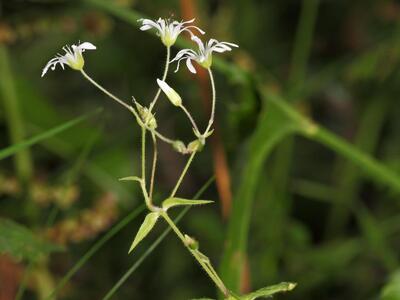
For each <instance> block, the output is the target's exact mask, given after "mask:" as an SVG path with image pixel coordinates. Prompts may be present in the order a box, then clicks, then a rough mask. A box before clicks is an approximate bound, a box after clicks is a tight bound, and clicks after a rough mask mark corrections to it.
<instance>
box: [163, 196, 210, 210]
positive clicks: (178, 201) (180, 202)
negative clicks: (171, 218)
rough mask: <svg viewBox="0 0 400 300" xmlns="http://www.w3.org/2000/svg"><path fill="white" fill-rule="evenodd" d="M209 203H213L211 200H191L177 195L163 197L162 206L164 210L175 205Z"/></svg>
mask: <svg viewBox="0 0 400 300" xmlns="http://www.w3.org/2000/svg"><path fill="white" fill-rule="evenodd" d="M209 203H213V201H210V200H197V199H196V200H191V199H184V198H177V197H173V198H168V199H165V200H164V201H163V203H162V208H163V209H164V210H168V209H170V208H171V207H175V206H185V205H186V206H192V205H203V204H209Z"/></svg>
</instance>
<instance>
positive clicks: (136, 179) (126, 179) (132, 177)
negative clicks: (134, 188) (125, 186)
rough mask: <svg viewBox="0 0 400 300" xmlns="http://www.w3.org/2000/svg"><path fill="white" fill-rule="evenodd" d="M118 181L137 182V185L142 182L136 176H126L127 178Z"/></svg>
mask: <svg viewBox="0 0 400 300" xmlns="http://www.w3.org/2000/svg"><path fill="white" fill-rule="evenodd" d="M118 180H119V181H137V182H139V183H141V182H142V178H140V177H137V176H128V177H122V178H120V179H118Z"/></svg>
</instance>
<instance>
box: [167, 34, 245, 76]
mask: <svg viewBox="0 0 400 300" xmlns="http://www.w3.org/2000/svg"><path fill="white" fill-rule="evenodd" d="M192 40H193V41H195V42H196V43H197V45H198V46H199V50H198V51H197V52H196V51H194V50H192V49H183V50H181V51H179V52H178V53H177V54H176V56H175V58H174V59H173V60H171V62H173V61H178V65H177V67H176V70H175V72H177V71H178V70H179V63H180V62H181V60H183V59H186V66H187V67H188V69H189V71H190V72H192V73H196V69H195V68H194V67H193V64H192V60H194V61H196V62H197V63H198V64H199V65H201V66H202V67H204V68H206V69H208V68H210V67H211V65H212V53H213V52H218V53H222V52H225V51H231V50H232V47H239V46H238V45H236V44H233V43H228V42H219V41H217V40H215V39H210V40H209V41H208V42H207V44H204V43H203V42H202V41H201V40H200V39H199V38H198V37H197V36H195V35H193V36H192Z"/></svg>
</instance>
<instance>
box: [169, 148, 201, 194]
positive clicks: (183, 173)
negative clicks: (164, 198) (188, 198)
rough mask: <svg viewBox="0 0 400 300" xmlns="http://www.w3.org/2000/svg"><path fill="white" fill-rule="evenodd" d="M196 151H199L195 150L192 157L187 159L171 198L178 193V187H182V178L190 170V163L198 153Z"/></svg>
mask: <svg viewBox="0 0 400 300" xmlns="http://www.w3.org/2000/svg"><path fill="white" fill-rule="evenodd" d="M196 153H197V152H196V151H194V152H193V153H192V154H191V155H190V157H189V159H188V161H187V163H186V166H185V168H184V169H183V171H182V174H181V176H180V177H179V179H178V181H177V183H176V185H175V187H174V189H173V190H172V192H171V195H170V198H172V197H174V196H175V194H176V192H177V191H178V188H179V187H180V185H181V183H182V180H183V178H184V177H185V175H186V172H187V171H188V169H189V167H190V164H191V163H192V161H193V158H194V156H195V155H196Z"/></svg>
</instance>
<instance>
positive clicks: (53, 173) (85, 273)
mask: <svg viewBox="0 0 400 300" xmlns="http://www.w3.org/2000/svg"><path fill="white" fill-rule="evenodd" d="M143 16H145V17H149V18H152V19H156V18H158V17H163V18H169V17H172V18H176V19H178V20H181V19H185V20H186V19H189V18H191V17H193V16H194V17H196V25H199V26H200V27H201V28H203V29H204V30H205V31H206V32H207V34H206V37H207V38H211V37H214V38H216V39H218V40H222V41H229V42H234V43H237V44H238V45H240V48H239V49H237V50H236V49H235V50H234V51H233V52H232V53H228V54H225V53H224V55H218V54H216V55H215V61H214V65H213V69H214V73H215V76H216V85H217V100H218V104H217V120H218V121H217V128H218V131H217V133H216V134H215V135H214V137H213V139H212V141H211V143H210V144H209V145H208V146H207V147H206V148H205V149H204V150H203V151H202V152H201V153H200V155H198V157H196V160H195V162H194V164H193V166H192V167H191V170H190V173H189V176H187V177H186V179H185V181H184V184H183V186H182V189H181V191H180V193H181V194H182V196H185V197H192V196H193V195H194V194H195V193H196V192H197V191H198V190H200V189H201V187H202V186H204V184H205V183H206V182H207V181H208V180H209V179H210V178H212V177H213V174H215V180H214V181H212V183H211V184H210V185H209V186H208V187H207V189H206V190H205V191H204V193H203V195H202V196H201V198H202V199H212V200H215V204H213V205H209V206H204V207H200V208H195V209H191V210H190V211H189V212H187V213H186V214H185V216H184V217H183V219H182V221H181V223H180V226H181V228H182V229H183V231H184V232H188V233H190V234H191V235H193V236H195V237H196V238H197V239H198V240H199V241H200V245H201V249H202V251H203V252H205V253H207V254H208V255H209V256H210V258H211V259H212V261H213V262H214V264H215V265H216V266H217V267H218V269H219V270H220V271H221V274H222V276H223V278H224V279H225V281H226V284H227V286H228V287H229V288H231V289H232V290H235V291H238V292H239V291H242V292H247V291H250V290H255V289H257V288H260V287H263V286H267V285H271V284H275V283H278V282H281V281H291V282H297V283H298V286H297V287H296V288H295V289H294V290H293V291H292V292H289V293H285V294H279V295H277V296H275V298H276V299H343V300H346V299H352V300H354V299H363V300H365V299H384V300H396V299H400V275H399V273H397V272H398V270H399V251H400V211H399V200H400V197H399V194H400V175H399V171H400V156H399V149H400V118H399V117H398V116H399V115H400V108H399V105H398V95H399V92H400V84H399V83H400V72H399V68H398V67H399V65H400V27H399V26H400V3H399V2H398V1H394V0H392V1H391V0H387V1H384V0H382V1H377V0H376V1H373V0H353V1H346V0H303V1H300V0H286V1H278V0H264V1H262V0H252V1H250V0H232V1H226V0H225V1H224V0H212V1H211V0H210V1H196V0H181V1H177V0H176V1H172V0H168V1H166V0H164V1H161V0H155V1H140V0H81V1H67V0H0V134H1V138H0V159H1V160H0V254H1V256H0V299H1V300H9V299H51V298H52V296H51V297H50V298H49V295H50V294H51V293H52V292H55V293H54V294H56V296H54V298H53V299H55V298H57V299H103V297H105V296H106V294H107V293H109V295H111V294H112V297H113V299H167V300H168V299H169V300H179V299H192V298H201V297H205V296H207V297H210V298H212V297H213V298H215V297H216V290H215V288H214V286H213V284H212V282H211V281H209V279H208V278H207V276H206V275H205V274H204V272H203V271H202V270H201V269H200V268H199V267H198V266H197V265H196V262H195V261H194V260H193V259H192V257H191V256H190V254H189V253H187V251H186V250H185V249H184V247H182V245H181V244H180V242H179V240H178V239H177V238H176V237H175V236H174V235H172V234H170V235H167V236H166V237H165V239H164V238H163V237H164V236H162V234H163V232H164V230H165V229H166V224H165V223H163V222H160V223H159V224H157V227H156V228H155V230H154V232H152V233H151V235H150V236H149V237H147V238H146V239H145V240H144V241H143V243H142V244H140V246H139V247H138V248H137V249H136V250H135V251H134V253H133V254H130V255H128V254H127V251H128V249H129V246H130V243H131V242H132V239H133V237H134V234H135V233H136V231H137V229H138V227H139V226H140V223H141V221H142V220H143V218H144V210H143V206H142V203H143V199H142V197H141V194H140V191H139V190H138V188H137V186H136V185H135V184H132V183H129V182H128V183H125V182H120V181H118V178H121V177H124V176H130V175H136V174H138V173H139V172H140V149H139V147H140V130H139V127H138V126H137V125H136V124H135V122H134V120H133V118H132V116H131V115H130V114H128V113H126V112H125V111H124V110H123V109H121V108H120V107H119V106H117V105H115V103H113V102H112V101H110V99H108V98H106V97H105V96H104V95H103V94H101V93H100V92H99V91H98V90H96V89H95V88H94V87H93V86H91V85H90V84H88V82H86V81H85V80H84V78H83V77H82V76H81V75H80V74H79V73H78V72H75V71H73V70H71V69H69V68H68V67H67V69H66V70H65V71H62V70H61V68H58V69H57V70H56V71H54V72H49V73H48V74H46V76H45V77H44V78H40V74H41V70H42V68H43V67H44V65H45V64H46V63H47V61H48V60H49V59H50V58H52V57H53V56H54V55H55V54H56V53H57V52H60V51H61V48H62V46H64V45H65V44H74V43H75V44H76V43H77V42H78V41H79V40H80V41H90V42H92V43H93V44H95V45H96V46H97V48H98V49H97V50H96V51H90V52H89V51H88V52H86V53H85V70H86V71H87V72H88V73H89V74H90V75H91V76H92V77H93V78H95V79H96V80H98V81H99V82H101V83H102V84H103V85H104V86H105V87H106V88H108V89H109V90H110V91H112V92H113V93H115V94H117V95H118V96H120V97H121V98H122V99H125V100H126V102H128V103H129V102H130V101H131V97H132V96H135V97H136V98H137V99H138V100H139V101H141V103H148V101H150V100H149V99H151V97H152V96H153V95H154V92H155V90H156V87H157V85H156V81H155V80H156V78H160V77H161V73H162V69H163V64H164V58H165V49H164V47H163V45H162V44H161V43H160V41H159V39H158V38H157V37H156V36H154V35H152V34H149V33H148V32H142V31H140V30H139V29H138V25H139V23H138V22H137V19H139V18H140V17H143ZM185 43H187V41H184V40H181V41H180V43H179V45H178V46H177V47H174V48H173V54H174V53H176V52H177V51H178V50H179V46H181V45H182V44H184V45H186V44H185ZM217 56H218V59H217V58H216V57H217ZM173 68H174V66H173ZM169 76H170V77H169V83H170V84H171V85H173V86H174V87H176V89H177V90H178V91H179V93H180V94H181V95H182V97H183V99H184V101H185V102H186V103H187V106H188V107H190V109H191V111H192V112H193V114H194V117H195V118H196V120H198V122H199V123H200V124H202V125H203V126H204V125H205V124H206V122H207V117H208V115H207V111H208V110H207V103H209V101H210V99H209V97H210V95H209V94H208V89H209V87H208V81H207V79H206V81H204V78H202V76H200V79H199V77H198V76H193V75H191V74H190V73H189V72H188V71H187V70H186V69H185V68H183V66H182V69H181V70H180V71H179V72H178V73H173V72H171V73H170V75H169ZM161 100H162V101H159V106H158V108H157V120H158V122H159V123H162V125H160V131H162V132H163V133H165V134H166V135H167V136H172V137H176V138H179V139H182V140H184V141H186V142H187V141H190V136H191V134H192V132H191V128H190V126H189V124H188V122H187V120H186V119H185V117H184V116H183V115H182V114H181V113H179V112H177V111H176V110H175V109H174V107H172V106H171V105H170V104H169V103H168V101H166V99H165V98H162V99H161ZM203 126H202V127H203ZM159 153H160V157H159V160H160V165H159V169H158V173H157V184H156V199H158V200H157V201H161V200H162V199H163V197H165V196H166V194H167V193H168V191H169V190H170V189H171V188H172V187H173V185H174V183H175V181H176V178H177V177H178V176H179V172H180V171H181V169H182V167H183V166H184V163H185V159H186V158H185V157H183V156H181V155H179V154H178V153H176V152H174V151H172V150H171V149H170V147H168V146H166V145H165V144H160V149H159ZM132 212H133V213H132ZM116 226H117V227H116ZM160 236H161V237H162V238H163V239H162V241H161V240H157V239H158V238H159V237H160ZM155 242H156V244H155ZM154 246H156V247H155V248H154ZM88 251H89V252H88ZM149 251H152V252H151V253H150V252H149ZM147 255H148V257H147ZM144 258H145V259H144ZM68 272H69V273H68ZM126 272H129V273H128V275H129V276H128V277H126V278H124V277H123V276H124V274H127V273H126ZM121 278H123V281H122V282H121V284H120V285H118V286H117V287H116V288H115V289H114V290H112V288H113V286H114V285H115V284H116V283H117V282H118V281H119V280H120V279H121Z"/></svg>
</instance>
